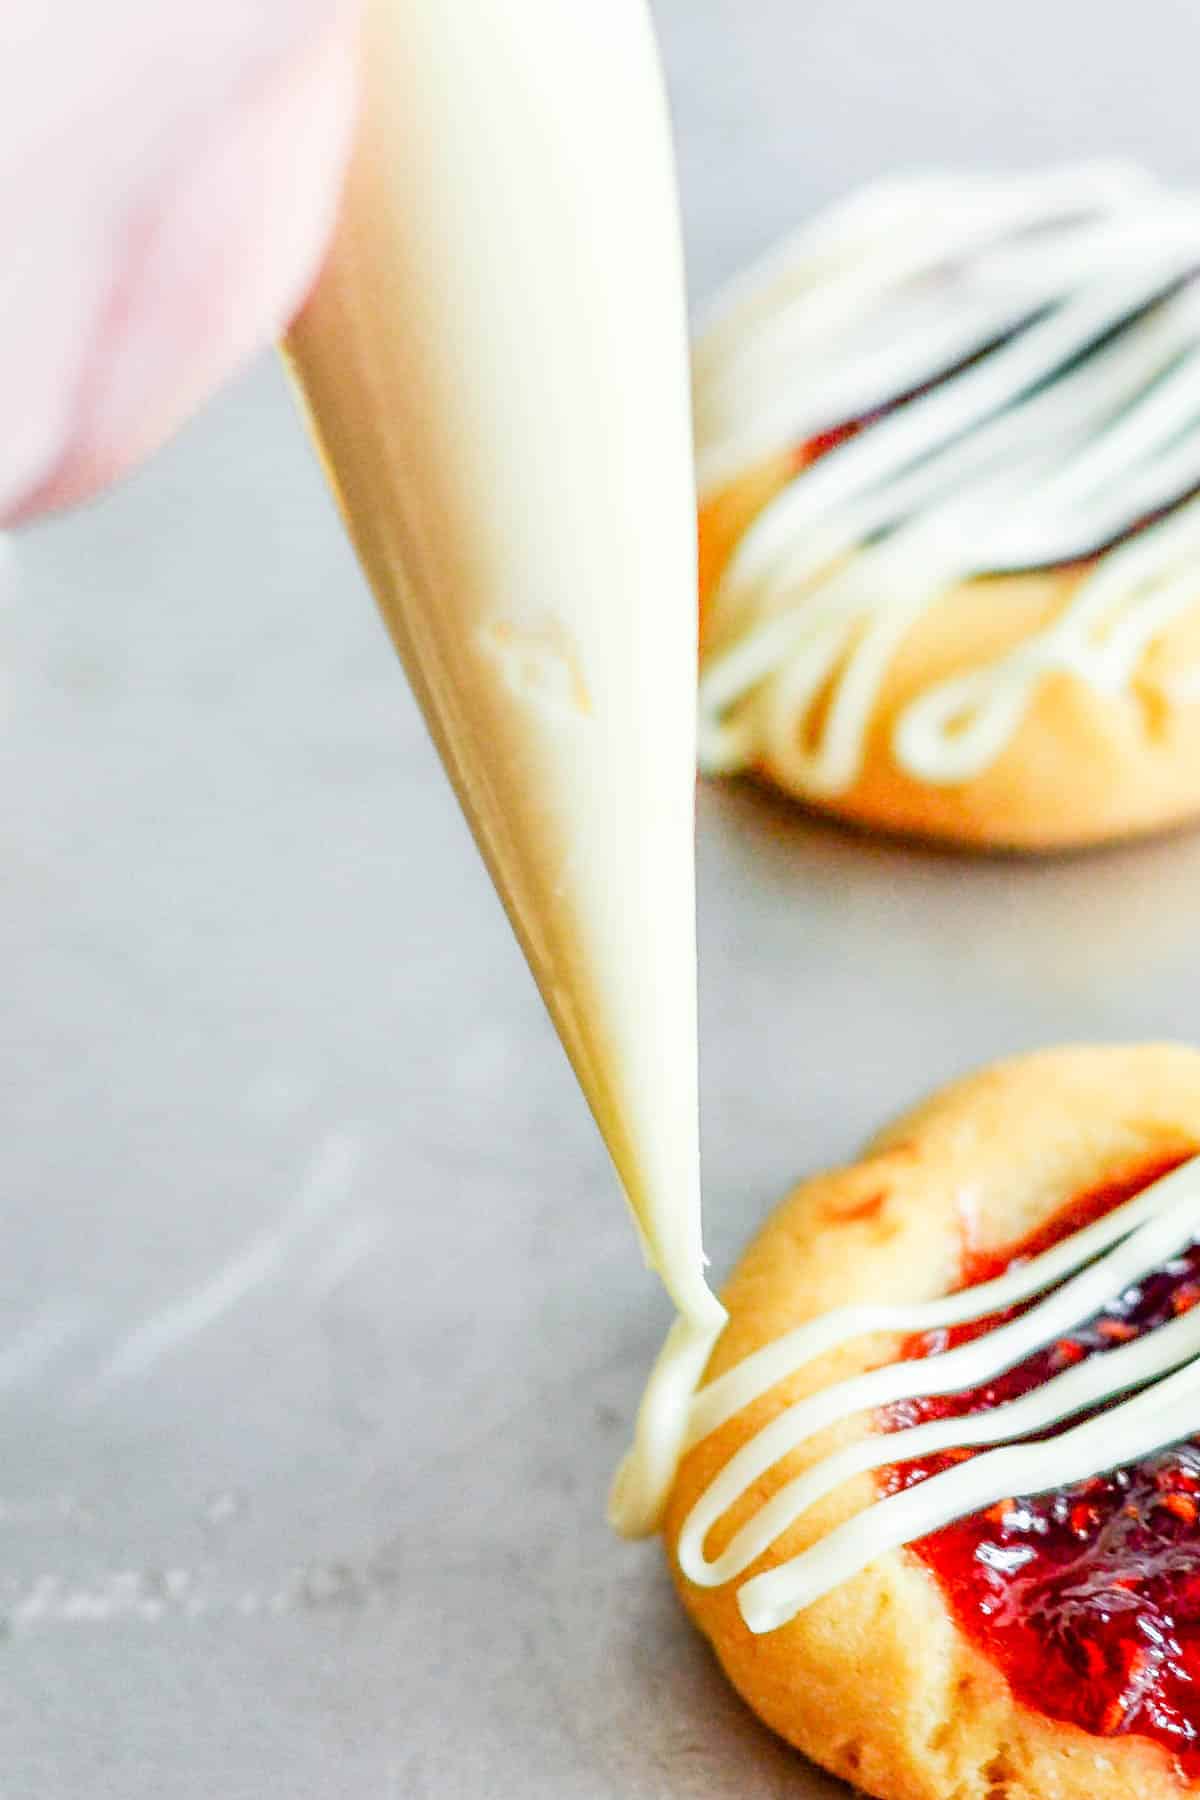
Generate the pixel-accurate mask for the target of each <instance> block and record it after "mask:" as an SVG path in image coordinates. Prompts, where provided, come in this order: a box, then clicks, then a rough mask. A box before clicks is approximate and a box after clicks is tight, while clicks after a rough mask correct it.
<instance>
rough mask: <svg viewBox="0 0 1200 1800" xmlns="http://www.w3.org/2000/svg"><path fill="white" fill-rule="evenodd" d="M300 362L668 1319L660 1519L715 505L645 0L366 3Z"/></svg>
mask: <svg viewBox="0 0 1200 1800" xmlns="http://www.w3.org/2000/svg"><path fill="white" fill-rule="evenodd" d="M362 69H363V81H364V89H365V93H364V103H363V114H362V118H361V122H360V130H359V138H358V143H357V148H356V152H355V155H354V157H353V160H352V164H351V168H350V171H349V176H348V182H347V187H346V192H345V196H344V202H343V208H342V214H341V219H340V224H339V226H338V229H337V232H336V234H335V239H334V243H333V246H332V250H331V253H330V256H329V259H328V262H327V264H326V266H325V269H324V272H323V274H322V275H321V277H320V279H319V280H318V283H317V285H316V288H315V290H314V292H313V294H312V295H311V297H310V299H309V301H308V303H307V305H306V306H305V308H304V310H303V311H302V313H301V315H300V317H299V319H298V320H297V322H296V324H295V326H294V327H293V329H292V331H291V333H290V335H289V338H288V342H287V345H286V347H285V351H286V355H287V358H288V361H289V364H290V367H291V370H292V373H293V375H294V377H295V380H296V383H297V385H298V387H299V390H300V393H301V396H302V399H303V404H304V406H305V409H306V411H307V415H308V419H309V423H310V427H311V430H312V434H313V437H314V439H315V441H316V444H317V447H318V450H319V453H320V455H321V458H322V461H323V464H324V467H325V471H326V474H327V476H328V478H329V481H330V484H331V486H332V488H333V490H334V493H335V495H336V498H337V501H338V504H339V506H340V508H341V511H342V514H343V517H344V519H345V521H346V524H347V527H348V529H349V532H350V535H351V537H352V539H353V541H354V545H355V547H356V549H357V552H358V555H359V558H360V560H361V562H362V565H363V568H364V569H365V571H366V574H367V577H368V579H369V581H370V583H371V586H372V588H373V590H374V593H375V597H376V599H377V601H378V603H379V606H380V607H381V609H382V612H383V615H384V618H385V620H386V622H387V625H388V628H389V630H390V632H391V635H392V638H393V640H394V642H395V645H396V648H397V650H398V651H399V653H400V656H401V659H402V661H403V663H404V666H405V669H406V671H407V673H408V677H409V680H410V682H411V684H412V687H413V690H414V692H415V694H416V696H417V699H418V701H419V703H420V705H421V708H422V711H423V713H424V716H425V721H426V723H427V725H428V728H429V731H430V733H431V734H432V737H433V739H434V742H435V744H436V746H437V749H438V751H439V753H440V755H441V758H442V762H443V764H444V765H445V769H446V773H447V775H448V776H449V778H450V781H451V783H452V785H453V788H454V790H455V793H456V794H457V796H458V799H459V802H460V804H461V806H462V809H463V812H464V813H465V815H466V817H467V820H468V822H469V824H470V826H471V830H472V832H473V834H474V837H475V841H476V844H477V845H478V848H479V850H480V853H481V855H482V856H483V858H484V861H485V862H486V864H487V867H488V870H489V872H490V874H491V877H492V880H493V882H494V883H495V886H496V889H497V892H498V893H499V895H500V898H501V900H502V901H503V903H504V906H505V909H506V911H507V913H508V917H509V920H510V922H511V924H512V928H513V930H514V932H515V933H516V935H517V938H518V939H519V941H520V944H521V947H522V949H523V951H524V953H525V956H526V958H527V960H528V963H529V966H530V969H531V970H532V972H533V975H534V978H535V980H536V982H537V984H538V987H539V989H540V990H541V994H542V998H543V999H544V1001H545V1004H546V1006H547V1008H548V1010H549V1013H550V1016H551V1018H552V1020H553V1022H554V1025H555V1027H556V1029H557V1031H558V1035H559V1037H560V1038H561V1040H562V1043H563V1046H564V1048H565V1050H566V1052H567V1055H568V1057H569V1058H570V1060H571V1064H572V1066H573V1068H574V1071H575V1074H576V1076H577V1077H578V1080H579V1083H580V1086H581V1087H582V1089H583V1092H584V1094H585V1096H586V1098H587V1101H588V1104H589V1106H590V1108H591V1110H592V1113H593V1115H594V1117H595V1120H596V1123H597V1125H598V1126H599V1129H600V1131H601V1134H602V1135H603V1138H604V1141H605V1143H606V1145H607V1147H608V1150H609V1152H610V1155H611V1157H612V1161H613V1164H614V1166H615V1168H616V1171H617V1174H618V1176H619V1178H620V1181H621V1185H622V1187H623V1189H624V1192H625V1195H626V1197H627V1199H628V1202H629V1207H630V1210H631V1212H632V1214H633V1218H634V1221H635V1224H636V1226H637V1230H638V1234H639V1236H640V1239H641V1243H642V1247H643V1250H644V1252H645V1256H646V1260H647V1261H648V1263H649V1264H650V1265H651V1267H652V1268H654V1269H655V1270H657V1272H658V1273H659V1275H660V1276H661V1277H662V1280H663V1282H664V1283H665V1285H666V1287H667V1290H668V1292H669V1294H670V1297H671V1299H672V1300H673V1302H674V1304H675V1307H676V1309H677V1312H678V1315H679V1316H678V1319H677V1321H676V1324H675V1326H674V1327H673V1329H672V1332H671V1335H670V1337H669V1339H668V1344H667V1347H666V1350H665V1351H664V1354H663V1358H662V1359H661V1360H660V1364H659V1370H658V1373H657V1374H656V1376H655V1377H654V1378H652V1380H651V1384H650V1388H649V1389H648V1390H647V1396H646V1399H645V1400H644V1401H643V1404H642V1411H641V1414H640V1416H639V1424H638V1433H637V1439H636V1442H635V1445H634V1449H633V1450H632V1452H631V1453H630V1456H629V1457H628V1458H627V1459H626V1463H625V1465H623V1469H622V1472H621V1473H620V1475H619V1476H618V1481H617V1484H616V1487H615V1488H614V1495H613V1501H612V1504H611V1507H610V1515H611V1517H612V1518H613V1522H614V1523H615V1524H616V1525H617V1527H618V1528H619V1529H621V1530H624V1531H626V1532H628V1533H630V1534H636V1533H638V1532H641V1531H645V1530H650V1529H653V1527H654V1524H655V1522H656V1519H657V1516H658V1513H659V1511H660V1509H661V1504H662V1501H663V1498H664V1496H665V1491H666V1488H667V1486H669V1481H670V1476H671V1473H672V1471H673V1469H674V1464H675V1460H676V1459H677V1456H678V1450H679V1444H680V1441H681V1439H682V1431H683V1415H684V1413H685V1411H686V1407H685V1406H684V1405H683V1404H682V1399H683V1396H684V1394H685V1393H686V1392H690V1387H691V1385H693V1384H694V1381H695V1379H696V1378H697V1376H698V1374H699V1372H700V1370H701V1369H702V1367H703V1364H704V1362H705V1361H706V1360H707V1355H708V1351H709V1349H710V1347H711V1344H712V1342H713V1341H714V1338H715V1336H716V1335H717V1333H718V1332H719V1331H720V1328H721V1326H722V1324H723V1322H724V1312H723V1310H722V1308H721V1307H720V1305H719V1303H718V1302H717V1300H716V1299H715V1298H714V1296H713V1295H712V1293H711V1292H710V1290H709V1288H708V1285H707V1283H706V1280H705V1275H704V1256H703V1251H702V1247H701V1236H700V1159H699V1121H698V1094H697V1035H696V947H695V868H694V848H693V833H694V798H695V731H696V700H695V692H696V663H697V644H696V639H697V599H696V593H697V589H696V568H695V558H696V548H695V546H696V528H695V518H696V514H695V494H694V488H693V474H692V439H691V420H690V405H689V380H688V362H687V323H686V309H685V300H684V280H683V265H682V253H681V245H680V226H679V212H678V204H677V198H676V190H675V178H674V167H673V158H672V151H671V141H670V129H669V121H668V117H667V110H666V103H665V98H664V93H663V86H662V78H661V72H660V69H659V65H658V60H657V54H656V49H655V45H654V41H653V35H652V31H651V26H650V21H649V17H648V14H647V11H646V7H645V4H644V0H604V3H603V4H602V5H597V4H595V3H594V0H369V4H368V7H367V11H366V16H365V21H364V39H363V55H362Z"/></svg>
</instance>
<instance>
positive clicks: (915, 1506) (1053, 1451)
mask: <svg viewBox="0 0 1200 1800" xmlns="http://www.w3.org/2000/svg"><path fill="white" fill-rule="evenodd" d="M1197 1426H1200V1361H1197V1360H1193V1361H1192V1362H1190V1363H1188V1364H1186V1365H1185V1367H1184V1368H1182V1369H1180V1370H1179V1371H1178V1373H1177V1374H1175V1375H1171V1376H1168V1377H1167V1379H1166V1380H1164V1381H1159V1382H1155V1383H1154V1385H1153V1386H1152V1387H1150V1388H1148V1389H1147V1390H1146V1391H1145V1392H1144V1393H1142V1394H1139V1395H1138V1396H1137V1398H1136V1399H1134V1400H1126V1401H1125V1402H1124V1403H1123V1404H1122V1405H1121V1406H1118V1407H1115V1408H1114V1409H1113V1410H1112V1411H1110V1412H1106V1413H1104V1414H1102V1415H1101V1417H1100V1418H1098V1419H1090V1420H1089V1421H1088V1422H1087V1423H1086V1424H1084V1425H1077V1426H1076V1427H1075V1428H1074V1430H1072V1431H1066V1432H1063V1434H1062V1435H1061V1436H1060V1437H1056V1438H1050V1439H1049V1440H1048V1441H1047V1442H1046V1443H1044V1444H1035V1445H1026V1444H1013V1445H1010V1446H1008V1447H1006V1448H1004V1449H1002V1450H990V1451H987V1452H986V1453H985V1454H984V1455H982V1456H978V1457H974V1458H972V1460H971V1461H970V1462H966V1463H961V1464H960V1465H959V1466H958V1467H957V1468H954V1469H947V1470H946V1471H945V1472H944V1473H943V1474H940V1475H932V1476H930V1478H929V1479H928V1481H923V1482H921V1483H920V1484H919V1485H918V1486H917V1487H915V1488H909V1489H908V1490H907V1492H905V1493H900V1494H893V1495H891V1496H889V1498H888V1499H886V1500H881V1501H879V1503H878V1505H877V1506H876V1507H872V1508H870V1509H869V1510H868V1512H867V1513H859V1514H858V1515H857V1516H856V1517H855V1518H853V1519H848V1520H847V1521H846V1523H845V1524H844V1525H839V1526H838V1527H837V1528H836V1529H835V1530H834V1531H831V1532H830V1533H829V1535H828V1537H826V1538H825V1539H824V1540H823V1541H822V1543H821V1544H819V1545H818V1546H817V1547H816V1548H815V1549H814V1550H810V1551H807V1552H805V1554H804V1555H802V1556H797V1557H793V1558H792V1559H791V1561H790V1562H787V1563H783V1564H781V1565H780V1566H779V1568H777V1569H770V1570H768V1571H767V1572H766V1573H765V1574H762V1575H757V1576H755V1577H754V1579H753V1580H751V1581H748V1582H746V1583H745V1585H744V1586H743V1587H742V1588H741V1590H740V1592H739V1594H738V1605H739V1607H740V1609H741V1613H742V1617H743V1618H744V1619H745V1621H746V1623H747V1625H748V1626H749V1627H750V1629H751V1631H755V1632H763V1631H774V1630H775V1629H777V1628H778V1627H779V1626H780V1625H785V1624H786V1623H787V1621H788V1620H789V1619H793V1618H795V1616H796V1614H797V1613H798V1612H801V1611H802V1610H803V1609H804V1608H805V1607H807V1606H811V1605H812V1604H813V1602H814V1601H816V1600H819V1599H820V1597H821V1595H822V1594H826V1593H828V1592H829V1591H830V1590H831V1589H832V1588H835V1587H838V1586H840V1584H841V1583H842V1582H843V1581H848V1580H849V1579H850V1577H851V1576H852V1575H856V1574H858V1573H859V1571H860V1570H862V1569H864V1568H867V1567H869V1565H870V1564H871V1563H873V1562H876V1561H877V1560H878V1559H879V1557H880V1556H882V1555H884V1554H886V1552H887V1551H888V1550H894V1549H898V1548H899V1547H900V1546H901V1545H903V1544H909V1543H912V1542H913V1541H914V1540H915V1539H916V1538H919V1537H925V1536H926V1535H927V1534H928V1533H929V1532H931V1531H937V1530H939V1529H940V1528H941V1527H942V1526H943V1525H949V1524H950V1523H951V1522H952V1521H953V1520H954V1519H958V1518H962V1517H963V1516H964V1515H965V1514H967V1513H973V1512H978V1511H979V1510H980V1509H981V1508H984V1507H988V1506H994V1505H995V1504H996V1502H997V1501H998V1500H1003V1499H1005V1498H1006V1497H1007V1496H1008V1495H1009V1494H1011V1493H1013V1492H1014V1491H1015V1492H1017V1493H1039V1492H1044V1491H1045V1490H1046V1489H1049V1488H1056V1487H1062V1486H1063V1485H1064V1484H1066V1483H1067V1482H1073V1481H1085V1480H1087V1479H1088V1478H1089V1477H1091V1476H1093V1475H1096V1474H1099V1473H1101V1472H1102V1471H1104V1470H1108V1469H1116V1468H1119V1467H1120V1466H1121V1464H1122V1463H1128V1462H1136V1461H1138V1460H1139V1459H1140V1458H1141V1457H1144V1456H1149V1455H1152V1454H1153V1452H1154V1451H1156V1450H1161V1449H1163V1448H1164V1447H1165V1446H1166V1445H1168V1444H1173V1443H1177V1442H1178V1441H1179V1439H1180V1438H1181V1437H1186V1436H1187V1435H1189V1433H1190V1432H1192V1431H1193V1430H1195V1429H1196V1428H1197Z"/></svg>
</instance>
